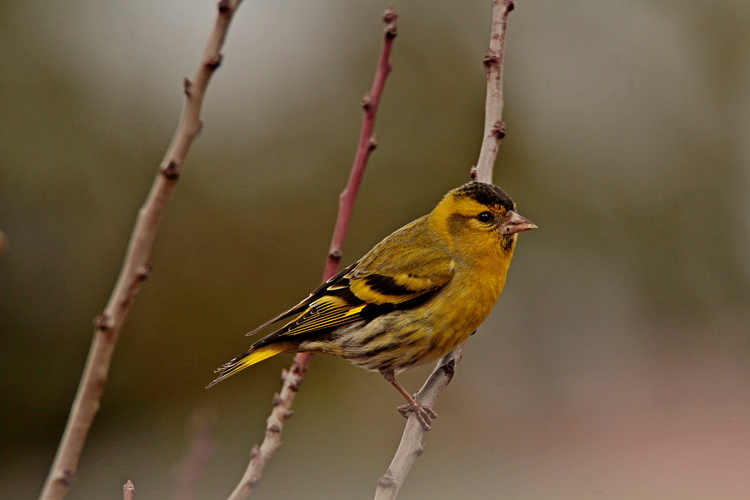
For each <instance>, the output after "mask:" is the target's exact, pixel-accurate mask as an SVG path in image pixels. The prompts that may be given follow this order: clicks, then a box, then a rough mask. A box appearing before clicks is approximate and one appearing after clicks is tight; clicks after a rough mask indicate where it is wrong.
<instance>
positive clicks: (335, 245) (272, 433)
mask: <svg viewBox="0 0 750 500" xmlns="http://www.w3.org/2000/svg"><path fill="white" fill-rule="evenodd" d="M397 18H398V16H397V14H396V12H395V11H394V10H393V7H392V6H390V7H388V9H387V10H386V11H385V14H383V22H385V25H386V26H385V30H384V32H383V45H382V46H381V50H380V57H379V58H378V65H377V69H376V71H375V78H374V79H373V84H372V89H371V90H370V92H369V93H367V94H365V97H364V98H363V99H362V110H363V118H362V129H361V132H360V137H359V146H358V147H357V154H356V156H355V158H354V164H353V165H352V170H351V174H350V175H349V181H348V182H347V185H346V187H345V188H344V190H343V191H342V192H341V196H340V197H339V212H338V216H337V217H336V225H335V228H334V232H333V237H332V239H331V246H330V250H329V251H328V257H327V259H326V264H325V268H324V272H323V281H324V282H325V281H326V280H328V278H330V277H331V276H333V275H334V274H336V272H337V270H338V267H339V263H340V261H341V249H342V247H343V245H344V239H345V238H346V232H347V229H348V228H349V220H350V219H351V214H352V210H353V209H354V201H355V199H356V197H357V192H358V191H359V185H360V183H361V181H362V176H363V175H364V173H365V168H366V166H367V160H368V159H369V158H370V153H372V151H373V150H374V149H375V147H376V146H377V138H376V137H375V134H374V133H373V130H374V128H375V117H376V115H377V111H378V106H379V104H380V97H381V95H382V94H383V86H384V85H385V81H386V79H387V77H388V74H389V73H390V72H391V69H392V65H391V47H392V46H393V40H394V38H396V34H397V32H396V19H397ZM311 358H312V354H310V353H299V354H297V355H296V356H295V357H294V361H293V362H292V366H291V369H289V370H284V372H283V373H282V374H281V381H282V387H281V393H280V394H275V395H274V399H273V410H272V411H271V415H270V416H269V417H268V419H267V420H266V435H265V438H264V439H263V443H262V444H261V445H260V446H258V445H255V446H254V447H253V450H252V452H251V453H250V463H249V464H248V466H247V469H246V470H245V473H244V475H243V476H242V479H240V482H239V484H238V485H237V487H236V488H235V489H234V491H233V492H232V494H231V495H230V496H229V500H241V499H245V498H248V497H249V496H250V494H251V493H252V491H253V489H254V488H255V486H256V485H257V484H258V481H260V478H261V476H262V475H263V469H264V468H265V466H266V464H267V463H268V461H269V460H270V459H271V457H272V456H273V454H274V453H275V452H276V450H277V449H278V448H279V446H281V433H282V431H283V429H284V423H285V422H286V420H287V419H288V418H289V417H290V416H291V415H292V413H293V412H292V405H293V404H294V398H295V397H296V396H297V392H298V391H299V386H300V384H301V383H302V381H303V380H304V378H305V372H306V371H307V367H308V365H309V363H310V359H311Z"/></svg>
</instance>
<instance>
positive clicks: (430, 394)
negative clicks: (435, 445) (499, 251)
mask: <svg viewBox="0 0 750 500" xmlns="http://www.w3.org/2000/svg"><path fill="white" fill-rule="evenodd" d="M511 10H513V0H493V7H492V30H491V35H490V48H489V50H488V51H487V56H485V59H484V63H485V67H486V69H487V101H486V106H485V122H484V123H485V129H484V140H483V141H482V149H481V151H480V154H479V162H478V164H477V166H476V167H473V168H472V169H471V178H472V179H474V180H477V181H481V182H488V183H491V182H492V170H493V168H494V165H495V160H496V158H497V152H498V150H499V149H500V145H501V144H502V139H503V137H504V136H505V125H504V124H503V121H502V115H503V67H502V64H503V56H504V51H505V30H506V26H507V22H508V13H509V12H510V11H511ZM463 350H464V345H463V344H461V345H460V346H458V347H457V348H456V349H455V350H453V351H451V352H449V353H448V354H446V355H445V356H443V358H442V359H440V361H438V363H437V365H436V367H435V369H434V370H433V372H432V373H431V374H430V376H429V377H428V378H427V381H426V382H425V383H424V385H423V386H422V388H421V389H420V390H419V392H418V393H417V394H415V399H416V400H417V401H418V402H419V403H420V404H422V405H427V406H429V407H433V408H434V404H435V402H436V401H437V399H438V397H439V396H440V394H441V393H442V392H443V390H444V389H445V388H446V387H447V386H448V384H449V383H450V381H451V379H452V378H453V373H454V371H455V368H456V365H458V363H459V362H460V361H461V357H462V356H463ZM424 432H425V431H424V428H423V427H422V425H421V424H420V423H419V421H418V420H417V416H416V414H414V413H412V414H411V416H410V417H409V420H408V421H407V423H406V428H405V429H404V433H403V435H402V436H401V443H400V444H399V447H398V449H397V450H396V454H395V456H394V457H393V460H392V461H391V465H390V466H389V467H388V470H387V471H386V473H385V475H383V476H382V477H381V478H380V479H379V480H378V484H377V487H376V490H375V499H376V500H386V499H394V498H396V495H398V491H399V489H400V488H401V486H402V485H403V483H404V480H405V479H406V476H407V475H408V474H409V471H410V470H411V467H412V465H414V462H415V461H416V459H417V458H418V457H419V456H420V455H421V454H422V452H423V451H424V445H423V444H422V437H423V436H424Z"/></svg>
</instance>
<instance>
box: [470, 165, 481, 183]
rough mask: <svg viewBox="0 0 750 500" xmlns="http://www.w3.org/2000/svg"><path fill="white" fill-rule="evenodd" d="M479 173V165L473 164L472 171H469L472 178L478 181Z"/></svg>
mask: <svg viewBox="0 0 750 500" xmlns="http://www.w3.org/2000/svg"><path fill="white" fill-rule="evenodd" d="M478 173H479V171H478V170H477V166H476V165H472V166H471V172H470V173H469V175H471V180H472V181H476V180H477V174H478Z"/></svg>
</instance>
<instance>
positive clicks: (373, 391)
mask: <svg viewBox="0 0 750 500" xmlns="http://www.w3.org/2000/svg"><path fill="white" fill-rule="evenodd" d="M385 7H386V4H385V3H384V2H372V1H367V2H349V1H345V0H333V1H328V2H304V1H300V0H296V1H289V2H271V1H257V2H250V1H247V2H245V3H244V4H243V5H242V7H241V8H240V10H239V12H238V14H237V16H236V18H235V20H234V22H233V24H232V27H231V30H230V33H229V37H228V40H227V44H226V47H225V50H224V54H225V58H224V62H223V64H222V66H221V69H220V70H219V71H218V73H217V74H216V75H215V78H214V79H213V81H212V82H211V85H210V87H209V92H208V97H207V99H206V102H205V107H204V112H203V121H204V129H203V133H202V135H201V136H200V137H199V138H198V140H197V141H196V142H195V144H194V147H193V149H192V151H191V152H190V155H189V158H188V161H187V164H186V165H185V168H184V172H183V176H182V178H181V179H180V182H179V184H178V187H177V190H176V192H175V195H174V198H173V199H172V202H171V203H170V206H169V208H168V210H167V213H166V216H165V218H164V221H163V224H162V227H161V229H160V231H159V234H158V237H157V239H156V243H155V246H154V249H153V253H152V260H153V263H154V269H153V272H152V274H151V277H150V278H149V280H148V281H147V282H146V283H145V285H144V287H143V288H142V291H141V293H140V295H139V297H138V299H137V301H136V303H135V306H134V308H133V310H132V312H131V314H130V317H129V318H128V320H127V323H126V325H125V328H124V330H123V332H122V336H121V339H120V342H119V345H118V347H117V351H116V353H115V358H114V362H113V365H112V369H111V376H110V379H109V382H108V385H107V390H106V393H105V396H104V399H103V402H102V407H101V411H100V412H99V414H98V416H97V418H96V421H95V423H94V426H93V429H92V432H91V435H90V438H89V440H88V442H87V444H86V448H85V450H84V454H83V457H82V460H81V462H80V468H79V474H78V479H77V482H76V483H75V485H74V487H73V489H72V490H71V493H70V496H69V498H71V499H92V498H96V499H115V498H122V497H121V495H122V493H121V492H122V485H123V484H124V483H125V481H126V480H127V479H132V480H133V481H134V483H135V486H136V490H137V493H136V497H137V498H139V499H166V498H177V497H178V496H179V495H180V494H179V493H178V491H179V486H178V485H179V483H180V477H181V472H180V470H182V469H181V467H182V466H181V465H180V464H181V463H182V461H183V457H184V456H185V454H186V450H187V449H188V448H189V446H190V442H191V439H192V438H191V436H192V435H193V434H194V432H195V428H196V425H197V427H198V428H202V427H201V425H203V426H204V427H205V425H204V424H205V423H206V422H209V423H210V422H213V425H212V427H211V431H210V432H209V434H208V436H209V438H208V442H209V443H210V446H209V448H210V450H209V451H210V455H211V460H210V462H209V465H208V467H207V468H206V469H205V471H204V472H203V473H202V475H201V476H200V477H199V478H198V479H197V482H198V486H197V487H196V488H197V489H196V490H195V491H196V493H197V494H196V498H205V499H219V498H225V497H226V496H227V495H228V494H229V492H230V491H231V490H232V489H233V488H234V486H235V484H236V482H237V481H238V480H239V478H240V476H241V475H242V472H243V471H244V469H245V467H246V464H247V461H248V457H249V453H250V449H251V447H252V445H253V443H256V442H260V440H261V439H262V437H263V432H264V426H265V418H266V417H267V415H268V413H269V411H270V403H271V399H272V397H273V394H274V392H275V391H277V390H278V388H279V373H280V371H281V369H282V368H283V367H286V366H288V365H289V363H290V362H291V356H280V357H279V358H277V359H272V360H269V361H267V362H264V363H262V364H260V365H258V366H255V367H253V368H252V369H249V370H247V371H245V372H243V373H242V374H241V375H239V376H237V377H236V378H235V377H233V378H231V379H230V380H228V381H226V382H224V383H222V384H220V385H218V386H217V387H215V388H213V389H211V390H209V391H206V390H204V386H205V385H206V384H207V383H208V382H209V381H211V380H212V378H213V373H212V371H213V369H214V368H215V367H216V366H219V365H220V364H222V363H224V362H226V361H228V360H229V359H230V358H232V357H234V356H235V355H237V354H239V353H240V352H242V351H243V350H244V349H246V348H247V346H248V345H249V344H250V342H251V340H250V339H248V338H246V337H244V334H245V332H247V331H249V330H251V329H252V328H253V327H255V326H256V325H257V324H259V323H261V322H263V321H264V320H265V319H267V318H269V317H270V316H273V315H275V314H277V313H278V312H280V311H282V310H284V309H286V308H287V307H289V306H291V305H293V304H295V303H296V302H297V301H298V300H300V299H301V298H302V297H304V296H306V294H307V293H308V292H309V291H310V290H311V289H312V288H314V287H315V286H317V284H318V283H319V281H320V277H321V274H322V268H323V262H324V257H325V254H326V250H327V248H328V243H329V239H330V234H331V229H332V226H333V222H334V218H335V214H336V208H337V196H338V194H339V192H340V191H341V189H342V188H343V187H344V185H345V182H346V179H347V176H348V173H349V168H350V165H351V162H352V159H353V157H354V151H355V148H356V142H357V138H358V130H359V125H360V120H361V112H360V109H359V107H358V106H359V101H360V99H361V97H362V95H363V94H364V92H365V91H366V90H367V89H368V88H369V86H370V84H371V80H372V75H373V72H374V67H375V61H376V58H377V54H378V51H379V47H380V40H381V32H382V29H383V27H382V23H381V21H380V15H381V13H382V12H383V10H384V9H385ZM396 9H397V11H398V13H399V14H400V18H399V36H398V38H397V40H396V43H395V48H394V52H393V55H394V71H393V73H392V74H391V77H390V79H389V80H388V82H387V85H386V89H385V94H384V98H383V101H382V104H381V108H380V115H379V117H378V123H377V127H376V129H377V133H378V138H379V143H380V146H379V147H378V149H377V150H376V151H375V153H374V154H373V156H372V159H371V161H370V165H369V168H368V171H367V174H366V176H365V179H364V183H363V186H362V189H361V195H360V197H359V199H358V201H357V206H356V210H355V213H354V217H353V221H352V227H351V230H350V232H349V236H348V239H347V243H346V247H345V253H344V259H343V262H344V263H346V264H348V263H350V262H352V261H354V260H356V259H357V258H359V257H360V256H361V255H362V254H364V253H365V252H366V251H367V250H368V249H369V248H370V247H371V246H372V245H374V244H375V243H376V242H378V241H379V240H380V239H381V238H382V237H384V236H386V235H387V234H389V233H390V232H391V231H393V230H395V229H396V228H398V227H400V226H401V225H403V224H404V223H406V222H409V221H410V220H412V219H414V218H416V217H418V216H420V215H423V214H425V213H427V212H428V211H429V210H430V209H431V208H432V207H433V206H434V204H435V203H436V202H437V201H438V200H439V199H440V197H441V196H442V195H443V194H444V193H445V192H446V191H448V190H449V189H451V188H453V187H455V186H458V185H460V184H462V183H464V182H466V181H467V180H468V172H469V168H470V167H471V165H472V164H473V163H475V162H476V159H477V156H478V151H479V145H480V141H481V134H482V123H483V112H484V111H483V110H484V91H485V87H484V70H483V66H482V62H481V60H482V57H483V55H484V52H485V50H486V48H487V43H488V33H489V25H490V10H491V2H490V1H489V0H482V1H479V0H471V1H464V2H461V3H460V6H459V5H458V4H457V3H456V2H449V1H437V2H436V1H426V0H416V1H408V2H399V3H397V4H396ZM213 20H214V4H213V2H209V1H200V2H198V1H192V0H191V1H183V2H175V1H164V2H148V1H145V0H136V1H131V2H104V3H102V2H94V1H91V0H80V1H68V2H51V1H36V0H26V1H20V0H5V1H3V2H2V3H0V61H1V64H0V72H1V74H2V75H1V77H0V230H2V231H3V232H4V233H5V234H6V235H7V237H8V248H7V250H6V252H5V253H4V254H2V255H0V324H1V325H2V327H1V328H2V339H3V340H2V344H3V348H2V350H1V351H0V374H1V375H2V384H0V398H1V401H2V403H1V404H0V419H1V421H2V431H1V432H0V491H2V492H3V493H2V496H3V498H11V499H22V498H34V497H35V496H36V495H38V493H39V491H40V489H41V487H42V484H43V481H44V478H45V476H46V473H47V470H48V467H49V466H50V464H51V462H52V459H53V456H54V453H55V450H56V447H57V444H58V441H59V439H60V437H61V434H62V431H63V427H64V424H65V421H66V418H67V415H68V411H69V407H70V404H71V402H72V400H73V397H74V394H75V390H76V386H77V384H78V380H79V377H80V375H81V371H82V369H83V365H84V361H85V359H86V355H87V352H88V347H89V344H90V341H91V337H92V334H93V327H92V320H93V318H94V317H95V316H96V315H97V314H98V313H99V312H100V311H101V310H102V309H103V308H104V305H105V303H106V300H107V298H108V296H109V294H110V291H111V289H112V287H113V285H114V281H115V279H116V276H117V273H118V271H119V267H120V264H121V262H122V258H123V254H124V250H125V246H126V243H127V240H128V238H129V235H130V231H131V228H132V226H133V222H134V219H135V216H136V212H137V210H138V208H139V207H140V206H141V204H142V203H143V201H144V199H145V196H146V193H147V191H148V189H149V186H150V184H151V182H152V180H153V177H154V174H155V172H156V168H157V166H158V163H159V161H160V160H161V158H162V156H163V154H164V151H165V148H166V146H167V144H168V143H169V141H170V139H171V137H172V134H173V132H174V129H175V126H176V123H177V120H178V118H179V115H180V109H181V105H182V93H181V85H182V78H183V77H184V76H191V75H192V74H193V72H194V68H195V66H196V64H197V61H198V56H199V54H200V52H201V50H202V47H203V44H204V41H205V39H206V36H207V34H208V32H209V30H210V27H211V26H212V24H213ZM507 50H508V52H507V57H506V87H505V91H506V92H505V95H506V107H505V116H504V118H505V121H506V123H507V129H508V136H507V139H506V141H505V144H504V146H503V149H502V151H501V154H500V158H499V160H498V164H497V168H496V171H495V181H496V183H497V184H499V185H501V186H502V187H503V188H504V189H505V190H506V191H508V193H509V194H510V195H511V196H512V197H513V199H514V200H515V201H516V202H517V204H518V207H519V212H520V213H521V214H523V215H524V216H526V217H528V218H530V219H531V220H533V221H534V222H535V223H537V224H538V225H539V227H540V229H539V230H537V231H532V232H529V233H524V234H523V235H521V237H520V242H519V245H518V248H517V251H516V257H515V259H514V262H513V266H512V268H511V271H510V275H509V280H508V285H507V286H506V289H505V293H504V296H503V297H502V299H501V300H500V302H499V304H498V306H497V307H496V308H495V310H494V312H493V314H492V316H491V317H490V318H489V320H488V321H487V322H486V323H485V324H484V326H483V327H482V328H481V329H480V331H479V333H478V334H477V335H475V336H474V337H472V338H471V340H470V341H469V343H468V346H467V350H466V354H465V358H464V361H463V363H462V364H461V365H460V367H459V370H458V373H457V376H456V377H455V379H454V381H453V383H452V384H451V385H450V386H449V388H448V389H447V391H446V392H445V393H444V395H443V397H442V398H441V399H440V401H439V403H438V405H437V406H436V410H437V411H438V413H439V414H440V419H439V420H438V421H437V422H436V424H435V425H434V428H433V431H432V432H430V433H429V434H428V435H427V436H426V438H425V440H426V443H427V448H426V453H425V454H424V455H423V456H422V457H421V458H420V459H419V461H418V462H417V464H416V465H415V467H414V469H413V470H412V472H411V474H410V476H409V478H408V481H407V483H406V484H405V486H404V487H403V489H402V492H401V497H402V498H405V499H406V498H419V499H421V498H431V499H452V498H493V499H494V498H503V499H506V498H507V499H539V500H546V499H551V498H554V499H571V500H573V499H588V498H592V499H594V498H606V499H643V498H649V499H680V500H691V499H706V498H721V499H724V500H731V499H746V498H748V495H749V494H750V475H748V470H749V469H750V364H749V361H750V307H748V304H749V302H750V252H748V249H749V248H750V196H748V192H749V190H750V149H749V148H748V144H750V90H748V89H750V3H748V2H747V1H745V0H723V1H721V2H718V1H716V2H676V1H668V0H660V1H651V2H645V1H634V2H622V1H614V0H604V1H602V0H597V1H594V0H588V1H584V0H571V1H567V2H551V1H530V0H519V1H518V2H517V5H516V9H515V11H514V12H513V13H512V14H511V18H510V23H509V32H508V40H507ZM430 369H431V367H425V368H421V369H418V370H415V371H412V372H409V373H407V374H404V375H403V376H402V378H401V381H402V383H404V384H405V385H406V387H408V388H409V389H411V390H413V391H416V390H417V388H418V387H419V386H420V385H421V383H422V381H423V380H424V379H425V377H426V376H427V374H428V373H429V371H430ZM401 403H402V400H401V398H400V396H399V395H398V394H397V393H396V391H394V390H393V388H392V387H390V386H389V385H388V384H387V383H385V382H384V381H383V380H382V379H381V378H380V377H379V376H378V375H377V374H372V373H367V372H365V371H362V370H359V369H355V368H353V367H351V366H350V365H349V364H348V363H347V362H345V361H342V360H338V359H335V358H331V357H325V356H317V357H315V358H314V361H313V363H312V367H311V370H310V371H309V375H308V377H307V379H306V381H305V383H304V385H303V387H302V391H301V393H300V394H299V397H298V398H297V402H296V404H295V414H294V417H293V418H292V419H291V420H290V421H289V423H288V425H287V428H286V429H285V432H284V435H283V443H284V446H283V447H282V448H281V449H280V450H279V452H278V453H277V454H276V456H275V457H274V459H273V461H272V462H271V463H270V465H269V466H268V467H267V469H266V471H265V475H264V477H263V480H262V482H261V483H260V485H259V487H258V489H257V491H256V495H255V497H257V498H268V499H277V498H313V499H330V498H371V497H372V495H373V492H374V487H375V483H376V480H377V479H378V477H380V476H381V475H382V474H383V472H384V471H385V469H386V468H387V466H388V464H389V462H390V459H391V457H392V454H393V452H394V450H395V449H396V446H397V444H398V441H399V439H400V436H401V431H402V429H403V425H404V420H403V419H402V418H401V417H400V416H399V415H398V413H397V412H396V410H395V407H396V406H397V405H398V404H401ZM196 422H199V424H196ZM200 422H203V423H204V424H200Z"/></svg>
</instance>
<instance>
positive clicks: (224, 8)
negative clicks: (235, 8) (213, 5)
mask: <svg viewBox="0 0 750 500" xmlns="http://www.w3.org/2000/svg"><path fill="white" fill-rule="evenodd" d="M218 7H219V12H220V13H222V14H224V13H226V12H229V11H230V10H232V6H231V5H230V4H229V0H219V4H218Z"/></svg>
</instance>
